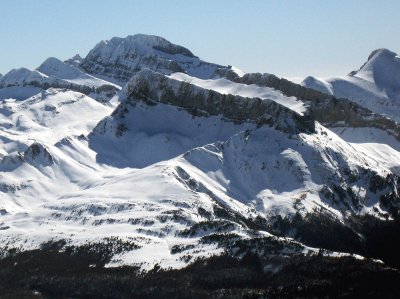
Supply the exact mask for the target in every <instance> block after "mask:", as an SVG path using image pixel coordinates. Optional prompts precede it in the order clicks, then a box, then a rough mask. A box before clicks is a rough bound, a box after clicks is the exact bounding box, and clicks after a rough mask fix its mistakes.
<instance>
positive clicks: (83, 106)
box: [0, 89, 112, 144]
mask: <svg viewBox="0 0 400 299" xmlns="http://www.w3.org/2000/svg"><path fill="white" fill-rule="evenodd" d="M111 111H112V108H111V107H107V106H104V105H102V104H100V103H98V102H97V101H95V100H94V99H92V98H90V97H88V96H85V95H84V94H81V93H78V92H74V91H69V90H60V89H48V90H46V91H43V92H41V93H39V94H37V95H35V96H33V97H30V98H28V99H27V100H25V101H15V100H3V101H1V102H0V129H1V131H2V132H4V134H8V135H12V136H13V138H18V139H19V140H25V141H28V140H35V141H39V142H44V143H48V144H53V143H55V142H57V141H59V140H60V139H62V138H64V137H65V136H69V135H76V136H77V135H81V134H83V135H86V134H88V133H89V132H90V131H91V130H92V129H93V128H94V127H95V126H96V124H97V123H98V122H99V121H100V120H101V119H102V118H103V117H105V116H106V115H108V114H110V113H111Z"/></svg>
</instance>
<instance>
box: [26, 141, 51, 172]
mask: <svg viewBox="0 0 400 299" xmlns="http://www.w3.org/2000/svg"><path fill="white" fill-rule="evenodd" d="M24 157H25V160H27V161H29V162H36V163H38V164H41V165H43V166H47V165H51V164H54V159H53V157H52V155H51V154H50V153H49V151H48V150H47V148H46V147H45V146H44V145H42V144H40V143H37V142H34V143H32V144H31V145H30V146H29V147H28V148H27V149H26V150H25V152H24Z"/></svg>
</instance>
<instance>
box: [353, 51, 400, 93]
mask: <svg viewBox="0 0 400 299" xmlns="http://www.w3.org/2000/svg"><path fill="white" fill-rule="evenodd" d="M350 75H351V76H357V77H360V78H362V79H365V80H368V81H371V82H374V83H375V84H376V85H377V87H378V88H379V89H381V90H387V91H389V92H392V93H398V92H400V56H399V55H397V54H396V53H394V52H392V51H390V50H388V49H377V50H375V51H372V53H371V54H370V55H369V56H368V60H367V62H366V63H364V64H363V65H362V66H361V68H360V69H359V70H358V71H354V72H351V73H350Z"/></svg>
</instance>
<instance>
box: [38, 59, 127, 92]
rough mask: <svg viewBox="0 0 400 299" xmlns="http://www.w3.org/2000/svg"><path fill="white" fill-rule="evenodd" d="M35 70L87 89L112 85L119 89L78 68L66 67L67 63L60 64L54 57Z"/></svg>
mask: <svg viewBox="0 0 400 299" xmlns="http://www.w3.org/2000/svg"><path fill="white" fill-rule="evenodd" d="M36 70H37V71H39V72H41V73H43V74H46V75H47V76H52V77H55V78H60V79H64V80H66V81H68V82H71V83H75V84H79V85H84V86H89V87H99V86H102V85H113V86H115V87H119V86H117V85H115V84H112V83H110V82H107V81H104V80H101V79H98V78H96V77H93V76H91V75H89V74H86V73H84V72H83V71H81V70H80V69H79V68H77V67H74V66H72V65H68V64H67V63H65V62H62V61H61V60H59V59H57V58H54V57H50V58H47V59H46V60H45V61H44V62H43V63H42V64H41V65H40V66H39V67H38V68H37V69H36Z"/></svg>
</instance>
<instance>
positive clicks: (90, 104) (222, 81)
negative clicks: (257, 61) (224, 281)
mask: <svg viewBox="0 0 400 299" xmlns="http://www.w3.org/2000/svg"><path fill="white" fill-rule="evenodd" d="M399 101H400V58H399V56H398V55H397V54H395V53H393V52H391V51H389V50H386V49H379V50H376V51H373V52H372V54H371V55H370V57H369V58H368V60H367V62H366V63H365V64H364V65H363V66H362V67H361V68H360V69H359V70H358V71H354V72H351V73H350V74H349V75H347V76H344V77H340V78H330V79H326V80H322V79H317V78H314V77H307V78H306V79H304V81H302V82H301V83H300V84H296V83H293V82H291V81H289V80H286V79H283V78H278V77H276V76H274V75H272V74H261V73H245V72H243V71H241V70H239V69H237V68H235V67H232V66H222V65H218V64H215V63H209V62H205V61H202V60H201V59H200V58H198V57H197V56H195V55H194V54H193V53H192V52H191V51H190V50H188V49H186V48H184V47H182V46H179V45H175V44H173V43H170V42H169V41H167V40H165V39H164V38H161V37H157V36H151V35H144V34H137V35H133V36H128V37H126V38H117V37H114V38H112V39H110V40H108V41H101V42H100V43H98V44H97V45H96V46H95V47H94V48H93V49H92V50H91V51H90V52H89V53H88V55H87V56H86V57H85V58H81V57H80V56H79V55H76V56H74V57H72V58H71V59H68V60H66V61H61V60H59V59H57V58H53V57H52V58H48V59H47V60H46V61H44V62H43V63H42V64H41V65H40V66H39V67H38V68H36V69H34V70H29V69H26V68H19V69H14V70H11V71H10V72H8V73H6V74H4V75H3V76H1V77H0V256H2V259H1V260H0V266H2V267H4V269H11V268H7V267H10V266H9V265H11V264H13V265H14V263H16V264H15V265H17V264H18V263H19V264H21V262H20V261H25V264H29V263H28V262H27V260H26V259H25V260H24V257H25V256H24V254H34V255H33V256H34V257H35V258H36V257H37V254H41V253H40V252H42V253H46V254H47V255H50V256H53V255H54V254H55V255H57V254H59V255H62V256H63V258H64V255H66V256H68V258H71V257H72V258H78V262H79V263H83V264H84V268H85V269H86V270H84V271H89V270H90V271H91V269H92V268H93V269H96V268H101V269H126V268H124V267H133V268H134V269H136V270H135V271H139V272H138V273H153V274H152V275H156V274H154V273H159V272H160V271H161V272H162V273H167V274H166V275H169V274H168V273H174V274H173V275H178V274H176V273H181V272H179V271H186V270H185V269H191V268H190V267H194V268H193V269H196V267H203V268H205V269H208V270H209V268H207V267H210V266H209V265H207V264H204V265H203V264H199V263H201V262H204V261H208V260H209V261H212V260H213V259H217V262H216V263H218V261H219V262H220V260H218V258H221V259H222V258H227V259H229V261H230V263H236V262H238V263H243V262H245V266H243V265H242V264H240V265H241V267H239V268H241V269H245V268H246V267H248V265H249V264H250V265H253V262H254V259H255V260H256V262H254V263H255V264H257V267H259V268H257V269H258V270H257V271H261V272H260V273H262V274H263V275H265V277H268V279H271V281H273V279H272V278H274V279H275V278H276V279H277V277H281V276H280V275H282V276H285V275H288V274H287V273H294V271H295V270H293V264H292V263H293V261H297V263H299V264H300V265H302V267H306V264H307V263H309V264H310V265H311V266H310V267H314V268H316V269H318V270H315V271H316V272H315V273H320V272H318V271H322V272H323V271H326V269H327V267H329V266H328V265H326V264H325V263H327V264H329V263H333V261H334V263H336V264H335V267H336V266H337V264H340V265H339V266H337V267H339V268H340V267H341V269H344V271H347V270H349V269H354V267H359V268H360V269H361V270H359V271H361V273H369V274H368V275H378V276H375V277H379V278H382V277H383V278H384V277H390V278H387V280H386V281H387V282H388V281H392V280H391V279H398V277H400V274H399V273H400V272H399V270H398V269H399V267H400V259H399V257H398V252H399V249H400V246H399V245H398V244H400V242H399V241H400V240H399V239H400V230H399V228H400V225H399V219H400V196H399V192H400V127H399V124H398V121H399V116H398V115H399V112H400V104H399V103H400V102H399ZM38 252H39V253H38ZM47 255H46V256H47ZM82 256H83V257H84V259H83V260H79V258H80V257H82ZM249 257H251V258H253V259H252V260H251V261H252V262H248V261H249V260H248V259H249ZM25 258H26V257H25ZM35 258H32V256H30V258H29V259H28V261H30V262H31V261H32V260H35ZM10 261H13V262H12V263H11V262H10ZM17 261H18V262H17ZM89 261H90V262H89ZM233 261H235V262H233ZM41 262H42V260H41ZM74 262H77V261H76V260H74ZM1 263H3V264H1ZM7 263H8V264H7ZM85 263H87V264H85ZM342 263H343V265H342ZM19 264H18V265H19ZM22 264H24V263H22ZM226 265H227V264H226V263H225V264H224V263H222V266H221V268H220V271H226V272H223V274H221V275H222V276H223V277H225V276H224V275H227V274H226V273H229V267H227V266H226ZM18 267H19V266H16V268H15V269H17V270H15V271H16V273H22V272H24V273H25V272H26V271H27V270H26V269H25V268H23V266H21V268H18ZM39 268H40V267H39ZM203 268H201V269H203ZM32 269H34V267H33V268H32ZM32 269H31V268H29V270H28V272H27V273H31V274H30V276H29V279H28V278H27V277H26V276H22V277H23V279H22V280H24V281H29V283H30V287H29V288H31V289H32V290H33V289H34V290H36V289H38V290H40V293H43V294H45V295H46V294H47V295H49V294H50V295H51V294H53V295H54V294H62V295H63V296H72V297H83V296H84V295H85V294H86V295H88V294H89V295H93V294H97V297H98V298H100V297H101V296H100V295H99V294H100V293H93V292H92V293H85V292H89V291H88V290H86V289H85V290H80V291H79V292H78V291H77V289H79V288H77V287H76V286H75V288H73V290H72V291H69V290H68V289H63V291H61V289H60V288H61V286H60V285H62V284H60V285H58V289H57V287H56V286H55V285H54V284H51V283H50V281H54V279H53V280H52V279H50V278H49V280H48V281H47V282H46V283H47V284H46V283H42V284H41V283H40V280H37V279H36V280H32V277H33V276H32V272H30V271H33V270H32ZM79 269H80V268H79ZM87 269H89V270H87ZM179 269H180V270H179ZM246 269H247V268H246ZM321 269H322V270H321ZM357 269H358V268H357ZM203 270H204V269H203ZM203 270H202V271H203ZM208 270H207V271H208ZM10 271H11V270H9V271H8V272H7V271H6V270H4V271H3V272H2V271H1V270H0V279H6V278H7V279H9V280H10V281H11V279H10V278H8V277H9V273H10ZM13 271H14V270H13ZM18 271H20V272H18ZM46 271H47V270H46ZM79 271H81V270H79ZM82 271H83V270H82ZM102 271H103V270H102ZM104 271H106V270H104ZM107 271H108V270H107ZM168 271H172V272H168ZM174 271H175V272H174ZM176 271H178V272H176ZM188 271H189V270H188ZM193 271H195V270H193ZM204 271H205V270H204ZM210 271H211V270H210ZM213 271H214V270H212V271H211V272H212V273H214V272H213ZM243 271H245V270H243ZM246 271H247V270H246ZM249 271H250V270H249ZM252 271H253V270H252ZM257 271H256V272H254V273H258V272H257ZM296 271H297V270H296ZM349 271H350V270H349ZM39 272H40V271H39ZM350 272H351V271H350ZM46 273H47V272H46ZM90 273H92V272H90ZM190 273H193V272H190ZM221 273H222V272H221ZM238 273H240V274H238V275H244V276H245V275H246V274H245V272H243V273H241V272H240V271H239V272H238ZM252 273H253V272H252ZM296 273H297V272H296ZM313 273H314V272H313ZM357 273H358V272H357ZM371 273H372V274H371ZM376 273H379V274H376ZM15 275H17V274H15ZM18 275H22V274H18ZM24 275H26V274H24ZM46 275H49V273H47V274H46ZM52 275H54V273H53V274H52ZM90 275H92V274H90ZM171 275H172V274H171ZM191 275H192V274H191ZM293 275H294V274H293ZM296 275H297V274H296ZM319 275H320V274H318V275H316V277H311V276H310V277H311V278H308V277H309V276H307V275H305V276H304V275H303V276H301V277H302V279H306V278H305V277H307V279H310V281H308V280H307V283H308V284H310V287H309V290H312V292H314V293H311V294H314V295H315V294H319V295H321V294H323V293H318V292H320V291H321V290H322V289H323V288H325V287H327V286H328V285H335V283H337V280H333V278H330V279H332V281H334V282H335V283H332V281H331V282H329V279H327V280H326V281H325V280H324V279H322V278H321V277H320V276H319ZM321 275H322V274H321ZM332 275H333V274H332ZM366 275H367V274H366ZM256 276H258V274H257V275H256ZM44 277H45V275H44V274H43V275H42V278H43V279H44ZM49 277H50V276H49ZM74 277H75V276H74ZM294 277H297V276H294ZM392 277H394V278H392ZM68 279H71V278H68ZM240 279H243V277H242V276H240V278H238V277H236V278H234V280H235V281H236V280H238V281H241V283H243V284H244V285H245V287H246V288H250V289H251V282H249V281H247V282H243V281H242V280H240ZM279 279H280V278H279ZM335 279H336V278H335ZM338 279H339V278H338ZM357 279H359V281H361V280H362V279H363V278H362V277H361V278H360V277H359V276H357ZM44 280H45V279H44ZM44 280H42V282H43V281H44ZM38 281H39V282H38ZM70 281H71V280H70ZM277 281H278V280H277ZM327 281H328V282H327ZM357 281H358V280H357ZM368 281H369V280H368V279H367V280H365V281H363V282H362V283H361V284H358V285H357V283H356V284H355V286H354V285H353V286H351V285H349V286H348V285H347V284H346V283H343V284H342V285H341V287H340V288H338V289H337V290H334V289H329V288H328V289H329V290H330V291H331V292H335V291H337V292H339V293H336V295H343V294H347V293H346V292H349V290H351V288H353V290H354V288H356V289H357V287H359V289H357V290H358V291H360V290H361V289H362V290H367V291H366V292H367V294H369V295H371V294H375V295H376V294H384V292H385V290H381V289H379V290H377V289H371V290H370V289H368V287H367V289H365V285H367V282H368ZM396 281H397V280H396ZM12 283H16V282H15V280H14V281H13V282H12ZM12 283H11V282H10V285H11V286H15V285H13V284H12ZM263 283H265V282H263ZM293 283H294V284H293ZM0 284H1V283H0ZM364 284H365V285H364ZM32 285H34V287H32ZM99 285H101V283H99ZM281 285H282V282H281V281H279V282H276V285H268V287H269V289H268V290H267V291H268V292H270V293H268V292H267V291H266V289H263V288H261V287H259V286H253V287H254V289H256V290H260V289H263V290H264V291H265V292H267V293H266V294H267V295H268V294H269V295H270V296H273V295H274V294H275V295H277V294H278V295H281V296H283V295H285V294H286V295H296V296H307V294H310V293H307V290H305V289H302V288H300V289H298V288H297V285H296V282H293V281H290V280H287V281H285V282H284V283H283V286H284V288H283V289H279V287H280V286H281ZM361 286H362V287H361ZM17 287H18V288H22V287H21V285H18V286H17ZM208 287H209V285H208ZM369 287H371V286H369ZM386 287H387V285H385V288H386ZM2 288H3V289H2ZM218 288H220V286H218ZM271 288H272V289H271ZM347 288H348V289H347ZM389 288H390V287H389ZM6 289H7V287H6V286H5V285H3V286H0V292H1V290H6ZM100 289H101V287H99V290H100ZM228 289H229V288H228ZM54 290H57V291H54ZM282 290H283V291H282ZM92 291H93V290H92ZM164 291H165V290H164ZM278 291H279V292H281V293H279V292H278ZM392 291H393V292H396V289H393V290H392ZM46 292H47V293H46ZM52 292H53V293H52ZM54 292H56V293H54ZM57 292H61V293H57ZM62 292H64V293H62ZM99 292H100V291H99ZM115 292H117V291H115ZM121 292H122V291H121ZM241 292H242V291H241ZM243 292H244V291H243ZM246 292H247V291H246ZM251 292H253V291H251V290H250V291H248V292H247V293H240V294H241V295H243V294H255V293H251ZM255 292H256V291H255ZM274 292H278V293H274ZM340 292H342V293H340ZM368 292H369V293H368ZM380 292H383V293H380ZM140 294H142V293H140ZM146 294H147V293H146ZM149 294H153V295H154V294H156V293H151V292H150V293H148V295H149ZM224 294H225V295H226V294H227V293H224ZM230 294H231V293H230ZM232 294H233V293H232ZM232 294H231V295H232ZM237 294H239V293H237ZM131 295H132V294H131ZM142 295H143V294H142ZM158 295H160V294H158ZM115 296H117V295H115ZM121 296H122V295H121ZM149 296H150V295H149ZM227 296H228V297H229V295H227ZM238 296H239V295H238Z"/></svg>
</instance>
